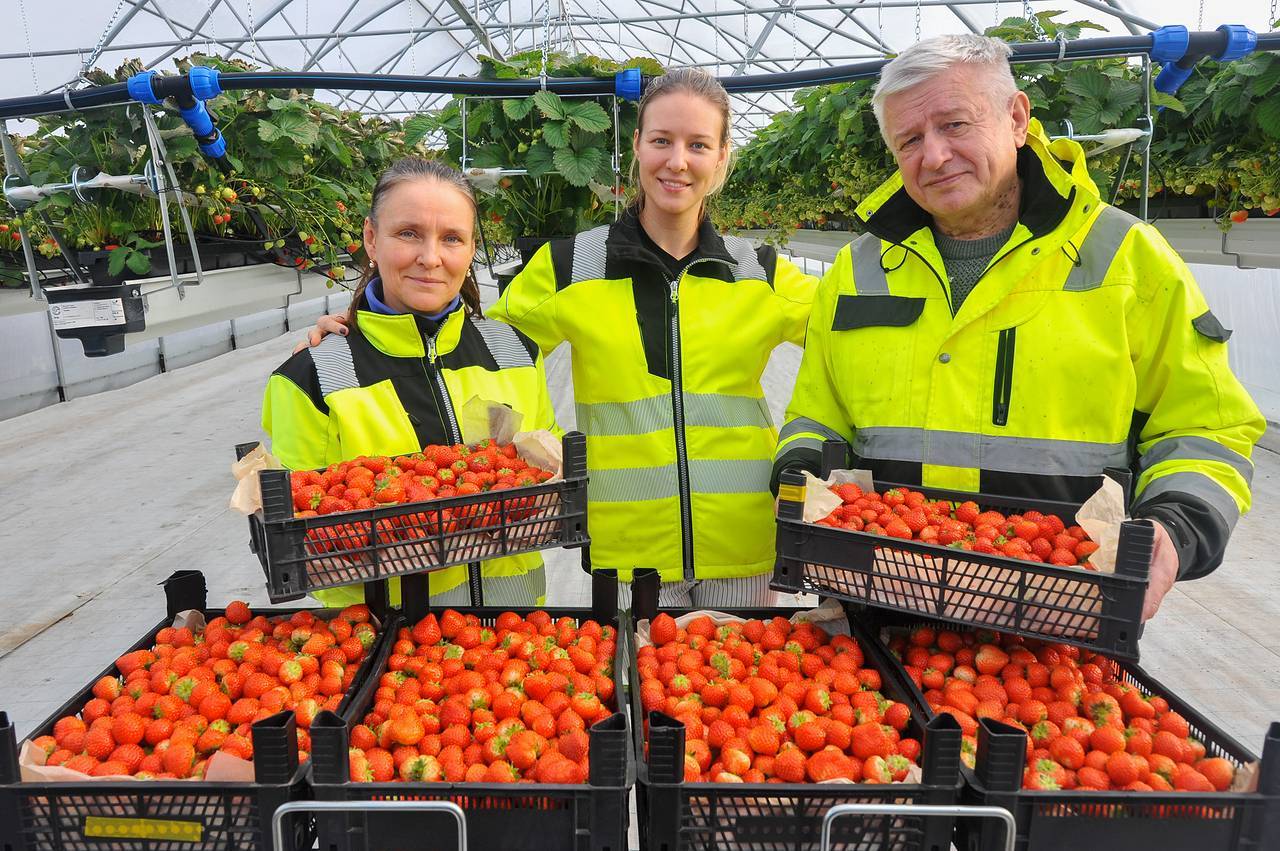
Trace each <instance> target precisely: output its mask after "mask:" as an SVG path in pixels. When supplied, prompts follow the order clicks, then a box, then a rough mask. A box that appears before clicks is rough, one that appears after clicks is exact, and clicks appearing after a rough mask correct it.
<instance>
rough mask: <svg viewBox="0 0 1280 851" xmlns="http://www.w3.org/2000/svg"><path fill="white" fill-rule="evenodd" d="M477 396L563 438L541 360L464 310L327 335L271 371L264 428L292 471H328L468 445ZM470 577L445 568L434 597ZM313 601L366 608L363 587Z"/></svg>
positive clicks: (510, 332)
mask: <svg viewBox="0 0 1280 851" xmlns="http://www.w3.org/2000/svg"><path fill="white" fill-rule="evenodd" d="M477 396H478V397H479V398H481V399H485V400H489V401H493V402H500V403H503V404H506V405H510V406H511V408H512V409H513V410H515V411H518V412H519V413H521V414H522V415H523V416H524V420H523V423H522V426H521V427H522V429H524V430H529V431H532V430H535V429H548V430H551V431H553V432H556V433H557V434H558V433H560V430H559V427H558V426H557V425H556V421H555V412H554V410H553V409H552V407H551V399H550V397H549V396H548V395H547V380H546V374H545V372H544V370H543V363H542V355H541V354H540V353H539V351H538V347H537V346H536V345H534V344H533V343H532V342H531V341H530V340H529V339H528V338H527V337H525V336H524V335H522V334H520V333H519V332H518V331H516V330H515V329H513V328H511V326H509V325H504V324H502V323H500V322H492V321H489V320H487V319H483V318H480V317H473V316H468V315H466V313H465V312H464V311H463V310H462V309H458V310H455V311H453V312H452V313H450V314H449V315H448V316H446V317H445V318H444V319H443V320H441V321H440V322H439V323H435V322H432V321H430V320H427V319H423V318H421V317H415V316H413V315H410V314H399V315H387V314H382V313H374V312H372V311H368V310H360V311H359V312H358V330H353V331H352V332H351V333H350V334H349V335H347V336H345V337H344V336H342V335H339V334H330V335H328V336H327V337H325V338H324V340H323V341H322V342H321V343H320V345H319V346H316V347H314V348H310V349H305V350H303V351H301V352H298V353H297V354H295V355H294V356H293V357H291V358H289V360H287V361H285V363H284V364H283V365H282V366H281V367H280V368H279V369H277V370H276V371H275V372H274V373H273V374H272V375H271V378H270V380H269V381H268V382H267V391H266V398H265V399H264V400H263V405H262V428H263V429H264V430H265V431H266V432H267V434H268V435H270V437H271V449H272V452H273V454H275V456H276V457H277V458H279V459H280V462H281V463H282V464H284V466H285V467H287V468H289V469H291V470H303V469H318V468H321V467H325V466H328V465H329V464H333V463H336V462H339V461H345V460H348V459H351V458H354V457H356V456H358V455H403V454H410V453H413V452H417V451H419V450H420V449H422V447H423V446H426V445H428V444H432V443H435V444H454V443H460V442H462V435H461V431H460V430H459V427H458V416H457V409H458V407H460V406H462V405H465V404H466V403H467V402H468V401H469V400H470V399H471V398H472V397H477ZM542 570H543V564H542V557H541V556H540V555H538V554H537V553H531V554H528V555H520V556H511V557H508V558H500V559H492V560H490V561H486V562H484V563H482V565H481V573H482V575H483V576H484V578H485V580H486V583H487V584H490V583H492V581H495V580H500V578H501V577H507V576H520V575H523V574H526V573H529V572H533V571H542ZM466 578H467V569H466V567H465V566H462V565H459V566H456V567H449V568H445V569H443V570H437V571H435V572H433V573H431V575H430V589H431V593H432V594H439V593H442V592H444V591H448V590H449V589H451V588H454V587H457V586H458V585H461V584H462V583H463V582H465V581H466ZM525 581H527V580H522V584H523V582H525ZM390 594H391V601H392V603H393V604H395V603H398V602H399V597H400V582H399V580H398V579H392V580H391V581H390ZM312 596H314V597H316V598H317V599H319V600H320V601H321V602H323V603H324V604H325V605H328V606H346V605H349V604H351V603H358V602H362V601H363V600H364V589H363V587H362V586H360V585H352V586H346V587H343V588H335V589H331V590H327V591H317V592H314V593H313V594H312Z"/></svg>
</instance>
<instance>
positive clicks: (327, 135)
mask: <svg viewBox="0 0 1280 851" xmlns="http://www.w3.org/2000/svg"><path fill="white" fill-rule="evenodd" d="M320 140H321V141H322V142H323V143H324V147H325V150H327V151H328V152H329V153H330V154H332V155H333V158H334V159H336V160H337V161H338V162H340V163H342V165H343V166H345V167H346V168H351V165H352V159H351V152H350V151H348V150H347V146H346V145H344V144H342V142H340V141H338V138H337V137H336V136H334V135H333V131H331V130H328V129H326V130H325V132H324V133H323V134H321V137H320Z"/></svg>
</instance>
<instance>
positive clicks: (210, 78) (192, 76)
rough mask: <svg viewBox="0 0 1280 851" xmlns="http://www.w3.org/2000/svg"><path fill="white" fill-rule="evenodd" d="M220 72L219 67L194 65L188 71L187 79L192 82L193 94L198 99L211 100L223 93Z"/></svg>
mask: <svg viewBox="0 0 1280 851" xmlns="http://www.w3.org/2000/svg"><path fill="white" fill-rule="evenodd" d="M220 73H221V72H220V71H218V69H217V68H208V67H205V66H204V65H196V66H194V67H193V68H192V69H191V70H190V71H188V72H187V79H188V80H189V81H190V82H191V95H192V96H193V97H194V98H195V99H196V100H211V99H213V98H216V97H217V96H218V95H220V94H222V82H221V80H219V79H218V77H219V75H220Z"/></svg>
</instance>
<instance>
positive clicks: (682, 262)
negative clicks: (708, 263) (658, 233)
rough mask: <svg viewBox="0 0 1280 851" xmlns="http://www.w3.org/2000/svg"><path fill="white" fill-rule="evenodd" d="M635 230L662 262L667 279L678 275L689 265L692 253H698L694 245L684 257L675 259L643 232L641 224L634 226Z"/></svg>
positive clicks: (670, 279) (646, 246) (645, 245)
mask: <svg viewBox="0 0 1280 851" xmlns="http://www.w3.org/2000/svg"><path fill="white" fill-rule="evenodd" d="M636 230H638V231H640V241H641V242H642V243H643V244H644V247H645V248H646V249H648V250H649V251H650V252H652V253H653V256H654V257H657V258H658V260H659V261H660V262H661V263H662V266H663V268H665V269H666V270H667V280H668V281H673V280H675V278H676V276H677V275H679V274H680V272H681V271H683V270H684V267H685V266H687V265H689V261H690V260H692V259H693V255H695V254H697V253H698V247H697V246H696V245H695V246H694V247H693V250H692V251H690V252H689V253H688V254H686V255H685V256H684V257H681V258H679V259H676V258H675V257H672V256H671V255H670V254H668V253H667V252H665V251H663V250H662V248H661V247H659V245H658V243H656V242H654V241H653V239H652V237H650V236H649V234H647V233H645V229H644V226H643V225H641V226H640V227H638V228H636Z"/></svg>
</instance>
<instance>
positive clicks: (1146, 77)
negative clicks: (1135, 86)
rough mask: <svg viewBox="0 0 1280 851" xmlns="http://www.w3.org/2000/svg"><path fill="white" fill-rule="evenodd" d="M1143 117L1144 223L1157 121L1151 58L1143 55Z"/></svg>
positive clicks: (1141, 214)
mask: <svg viewBox="0 0 1280 851" xmlns="http://www.w3.org/2000/svg"><path fill="white" fill-rule="evenodd" d="M1142 108H1143V113H1142V115H1140V116H1138V120H1139V121H1140V122H1142V124H1143V128H1142V129H1144V130H1145V131H1146V133H1147V138H1146V143H1145V144H1144V145H1143V146H1142V191H1141V192H1139V193H1138V217H1139V218H1141V219H1142V220H1143V221H1144V222H1145V221H1147V220H1148V218H1149V215H1150V213H1149V210H1148V207H1149V206H1150V204H1149V198H1148V191H1149V188H1150V186H1151V139H1152V137H1153V136H1154V135H1155V129H1156V128H1155V119H1154V118H1152V116H1151V57H1150V56H1149V55H1147V54H1145V53H1144V54H1142ZM1168 191H1169V187H1167V186H1166V187H1165V192H1168Z"/></svg>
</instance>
